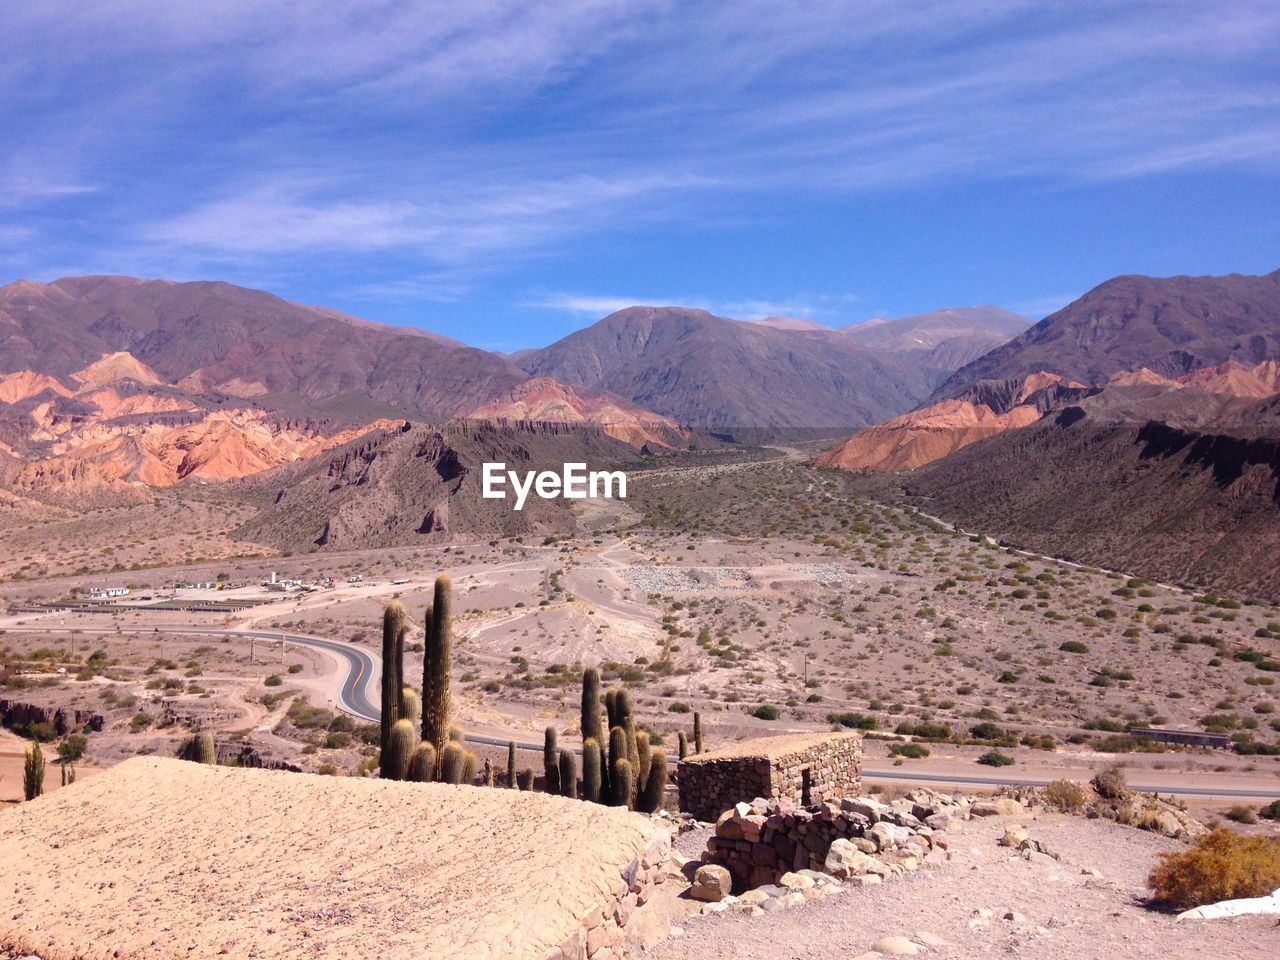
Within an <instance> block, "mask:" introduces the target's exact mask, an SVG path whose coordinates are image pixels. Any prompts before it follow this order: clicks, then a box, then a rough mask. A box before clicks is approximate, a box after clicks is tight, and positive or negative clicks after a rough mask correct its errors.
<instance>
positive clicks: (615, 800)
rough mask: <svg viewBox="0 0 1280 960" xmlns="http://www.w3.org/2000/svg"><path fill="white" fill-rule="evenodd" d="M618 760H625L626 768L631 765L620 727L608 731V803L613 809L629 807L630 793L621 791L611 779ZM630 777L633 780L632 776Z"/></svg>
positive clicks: (625, 736) (625, 732) (625, 737)
mask: <svg viewBox="0 0 1280 960" xmlns="http://www.w3.org/2000/svg"><path fill="white" fill-rule="evenodd" d="M620 760H625V761H626V762H627V765H628V767H629V766H630V764H631V755H630V752H629V751H628V748H627V731H625V730H623V729H622V728H621V727H614V728H613V729H612V730H610V731H609V802H610V803H611V804H613V805H614V806H615V807H620V806H622V805H623V804H626V805H627V806H630V805H631V791H630V790H623V789H622V786H621V785H620V784H619V783H618V782H617V781H616V780H615V779H614V778H613V775H614V772H615V771H616V770H617V768H618V761H620ZM632 776H633V779H634V774H633V775H632Z"/></svg>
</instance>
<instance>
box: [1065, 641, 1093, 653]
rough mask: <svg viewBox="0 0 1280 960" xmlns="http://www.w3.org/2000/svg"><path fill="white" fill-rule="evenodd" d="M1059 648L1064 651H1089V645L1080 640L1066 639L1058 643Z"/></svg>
mask: <svg viewBox="0 0 1280 960" xmlns="http://www.w3.org/2000/svg"><path fill="white" fill-rule="evenodd" d="M1058 649H1059V650H1061V651H1062V652H1063V653H1088V652H1089V645H1088V644H1087V643H1083V642H1081V641H1079V640H1064V641H1063V642H1062V643H1061V644H1059V645H1058Z"/></svg>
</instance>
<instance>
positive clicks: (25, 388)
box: [0, 271, 1280, 591]
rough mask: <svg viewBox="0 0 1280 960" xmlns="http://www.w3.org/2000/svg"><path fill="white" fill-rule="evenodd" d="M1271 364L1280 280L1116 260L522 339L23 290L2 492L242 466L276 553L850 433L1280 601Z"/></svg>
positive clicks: (1011, 515) (959, 512) (983, 493)
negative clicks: (923, 300) (1054, 295)
mask: <svg viewBox="0 0 1280 960" xmlns="http://www.w3.org/2000/svg"><path fill="white" fill-rule="evenodd" d="M1278 360H1280V271H1276V272H1273V273H1271V274H1267V275H1265V276H1242V275H1235V274H1233V275H1231V276H1227V277H1172V278H1150V277H1137V276H1123V277H1117V278H1115V279H1113V280H1109V281H1106V282H1105V283H1103V284H1101V285H1100V286H1098V287H1097V288H1095V289H1094V290H1091V291H1090V292H1088V293H1087V294H1085V295H1084V296H1082V297H1081V298H1079V299H1078V300H1076V301H1075V302H1073V303H1071V304H1069V305H1068V306H1067V307H1065V308H1064V309H1062V310H1060V311H1058V312H1057V313H1054V314H1052V315H1051V316H1049V317H1046V318H1045V319H1044V320H1042V321H1040V322H1039V323H1036V324H1034V325H1031V324H1030V322H1029V321H1028V320H1026V319H1025V318H1022V317H1020V316H1018V315H1017V314H1013V313H1010V312H1008V311H1005V310H1001V309H1000V308H997V307H990V306H984V307H967V308H954V309H946V310H939V311H936V312H934V313H928V314H919V315H914V316H910V317H903V318H900V319H892V320H874V321H870V322H867V323H862V324H856V325H851V326H848V327H844V328H840V329H837V328H834V327H828V326H824V325H822V324H819V323H817V322H815V321H813V320H810V319H804V318H793V317H768V318H764V319H762V320H756V321H747V322H744V321H739V320H734V319H730V318H727V317H721V316H716V315H714V314H712V313H710V312H707V311H705V310H697V309H692V308H687V307H679V306H636V307H631V308H628V309H625V310H621V311H618V312H616V313H613V314H610V315H609V316H607V317H604V318H603V319H601V320H600V321H598V322H596V323H595V324H592V325H591V326H589V327H587V328H585V329H583V330H579V331H577V332H575V333H572V334H570V335H568V336H566V337H564V338H563V339H561V340H559V341H557V342H556V343H553V344H551V345H549V346H546V347H542V348H538V349H531V350H524V351H520V352H518V353H516V354H512V355H510V356H507V355H502V354H497V353H492V352H489V351H485V350H479V349H476V348H473V347H469V346H467V345H465V344H463V343H460V342H458V341H456V340H452V339H449V338H447V337H442V336H439V335H436V334H432V333H428V332H425V331H423V330H420V329H418V328H413V327H395V326H388V325H384V324H379V323H374V322H371V321H368V320H364V319H360V318H357V317H353V316H349V315H347V314H343V313H340V312H338V311H335V310H330V309H326V308H321V307H311V306H304V305H300V304H295V303H291V302H289V301H286V300H282V299H280V298H278V297H276V296H273V295H272V294H269V293H265V292H262V291H256V290H248V289H245V288H242V287H236V286H233V285H231V284H226V283H219V282H195V283H174V282H169V281H156V280H137V279H133V278H127V277H79V278H68V279H64V280H59V281H56V282H54V283H48V284H42V283H33V282H30V281H19V282H17V283H13V284H10V285H8V286H5V287H0V491H2V492H3V498H0V506H6V507H23V506H24V505H29V504H34V503H39V502H46V503H61V504H63V505H68V506H84V505H87V504H92V503H94V502H97V501H99V500H102V499H103V498H106V499H111V498H120V497H134V498H138V497H145V496H146V495H147V491H149V490H152V489H154V488H157V487H166V486H173V485H176V484H180V483H186V482H205V483H220V482H225V481H239V482H242V483H249V484H259V483H261V484H265V485H266V487H267V488H268V489H271V490H273V491H274V494H273V497H271V498H268V497H266V496H264V497H262V498H261V499H262V500H263V501H264V502H265V500H266V499H272V501H273V504H272V506H271V507H270V508H267V509H265V510H264V511H263V512H262V514H261V515H260V516H259V517H258V518H257V519H256V520H255V521H253V522H251V523H250V524H249V525H248V526H247V527H246V528H245V531H244V532H245V534H246V535H252V536H254V537H256V538H258V539H259V540H260V541H261V542H265V543H271V544H276V545H279V546H280V547H281V548H282V549H286V548H287V549H295V548H316V547H326V546H333V545H337V544H348V545H349V544H352V543H357V542H365V541H367V542H379V543H388V544H391V543H403V542H412V541H413V540H414V539H415V538H420V537H424V536H436V537H445V536H450V535H453V534H454V533H458V532H462V531H465V532H468V533H475V532H476V531H479V530H483V531H485V532H488V533H494V534H497V533H500V532H507V533H510V532H512V531H515V532H528V531H538V530H548V531H554V530H557V529H559V528H560V527H561V526H563V524H564V523H565V517H564V516H561V515H559V514H556V513H555V511H554V510H551V511H550V512H546V511H544V510H543V508H542V507H539V508H538V509H537V510H536V511H534V512H533V513H531V514H529V515H528V516H526V517H522V518H519V520H518V522H517V521H515V520H512V521H510V522H508V521H506V520H503V519H502V518H501V517H497V516H491V514H492V513H493V511H492V510H491V509H489V508H490V507H491V506H492V504H491V503H490V504H485V503H480V502H479V500H478V499H477V498H475V497H474V496H472V493H473V491H471V492H469V491H470V488H471V485H473V484H470V482H469V481H468V480H467V479H466V478H473V477H474V475H475V471H476V466H477V464H478V463H479V462H480V459H482V458H483V457H485V456H487V455H489V454H492V455H493V456H495V457H497V458H499V459H503V458H506V459H511V460H515V461H519V462H533V461H538V460H543V459H545V460H547V462H548V463H552V462H554V461H556V458H557V457H560V458H564V459H574V460H582V459H586V458H587V457H588V456H590V457H593V458H595V459H596V460H598V461H600V462H602V463H605V464H609V463H620V462H623V461H625V460H627V459H628V458H634V457H635V456H637V455H640V454H652V453H660V452H661V451H663V450H678V449H685V448H688V447H690V446H693V447H698V446H705V445H708V444H711V445H714V444H716V443H723V442H731V441H732V440H733V439H734V438H739V437H743V436H748V435H751V432H752V431H766V432H768V434H769V435H772V436H779V437H785V436H787V435H797V434H800V433H801V432H804V431H810V432H811V431H814V430H820V431H825V432H826V433H827V434H831V435H836V436H838V435H840V432H842V431H843V432H846V438H845V439H844V440H843V441H841V442H839V443H838V444H836V445H835V446H833V447H832V449H830V450H829V451H827V452H826V453H824V454H822V455H821V456H819V457H818V458H817V459H816V461H815V462H816V464H817V465H818V466H822V467H832V468H839V469H849V470H871V471H880V472H901V471H906V474H905V476H904V479H903V481H902V485H903V489H904V490H905V491H906V493H907V494H908V495H909V496H911V497H915V498H919V502H921V503H922V504H929V505H931V508H932V509H936V510H938V511H940V512H943V513H945V514H946V515H948V516H950V517H952V518H955V519H958V520H961V521H963V522H965V523H967V524H975V525H978V526H980V527H981V528H983V529H984V530H991V531H995V532H998V533H1003V534H1005V535H1006V536H1008V537H1010V538H1011V539H1013V540H1014V541H1016V542H1018V543H1025V544H1028V545H1031V546H1033V547H1035V548H1036V549H1044V550H1046V551H1047V550H1050V549H1053V548H1054V546H1055V545H1056V547H1057V549H1058V550H1068V551H1070V552H1072V553H1073V554H1074V555H1077V556H1079V557H1081V558H1083V559H1087V560H1089V561H1090V562H1096V563H1108V564H1110V565H1116V564H1122V563H1128V562H1130V561H1132V563H1133V564H1135V565H1138V566H1142V565H1145V566H1146V568H1148V569H1151V570H1154V571H1157V572H1159V573H1160V574H1161V575H1165V576H1168V577H1171V578H1184V579H1185V578H1190V577H1192V576H1193V575H1195V574H1196V572H1197V571H1202V572H1203V571H1208V573H1207V575H1209V576H1211V577H1212V578H1214V579H1215V581H1216V582H1222V583H1232V584H1235V585H1238V586H1240V587H1241V588H1257V589H1261V590H1265V591H1273V590H1277V589H1280V585H1277V584H1274V583H1272V582H1271V581H1270V580H1268V579H1267V577H1266V576H1263V575H1261V574H1258V575H1251V574H1249V573H1248V571H1247V570H1245V569H1244V567H1242V564H1243V563H1244V558H1251V559H1249V560H1248V563H1250V564H1252V565H1253V566H1265V564H1263V563H1262V559H1261V558H1262V557H1264V556H1265V555H1266V551H1267V550H1270V549H1273V548H1274V547H1275V546H1277V545H1280V544H1277V543H1276V542H1275V540H1274V530H1275V528H1276V527H1277V522H1276V519H1277V517H1276V508H1277V504H1280V467H1278V466H1277V462H1278V461H1277V454H1276V450H1277V445H1278V444H1280V435H1278V434H1280V431H1278V430H1277V428H1276V419H1277V407H1276V403H1277V397H1278V396H1280V364H1278V363H1277V361H1278ZM375 494H376V495H375ZM1138 495H1141V496H1142V497H1144V498H1146V499H1147V500H1149V501H1150V502H1147V503H1146V505H1145V506H1143V505H1142V504H1139V503H1138V502H1137V501H1136V500H1135V499H1134V497H1136V496H1138ZM1140 507H1141V509H1140ZM499 512H500V511H499ZM544 513H545V515H543V514H544ZM1099 517H1102V518H1105V521H1106V528H1105V529H1103V528H1101V527H1100V525H1099V524H1098V523H1097V519H1098V518H1099ZM508 528H510V529H508ZM517 528H518V529H517ZM1235 540H1238V541H1239V542H1240V543H1241V544H1243V546H1242V547H1241V549H1240V550H1238V551H1235V552H1233V551H1232V549H1231V548H1230V546H1229V544H1230V543H1231V542H1233V541H1235Z"/></svg>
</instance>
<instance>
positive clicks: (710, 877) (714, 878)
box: [689, 863, 733, 903]
mask: <svg viewBox="0 0 1280 960" xmlns="http://www.w3.org/2000/svg"><path fill="white" fill-rule="evenodd" d="M732 887H733V878H732V877H730V876H729V871H728V870H726V869H725V868H724V867H721V866H718V865H717V864H714V863H707V864H703V865H702V866H701V867H699V868H698V870H697V872H696V873H694V875H693V886H691V887H690V888H689V896H691V897H692V898H693V899H694V900H700V901H702V902H703V903H719V902H720V901H721V900H723V899H724V898H725V897H727V896H729V891H730V890H731V889H732Z"/></svg>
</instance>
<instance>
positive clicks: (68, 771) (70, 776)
mask: <svg viewBox="0 0 1280 960" xmlns="http://www.w3.org/2000/svg"><path fill="white" fill-rule="evenodd" d="M75 782H76V768H75V767H73V766H72V765H71V764H69V763H63V764H62V785H63V786H64V787H67V786H70V785H71V784H73V783H75Z"/></svg>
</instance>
